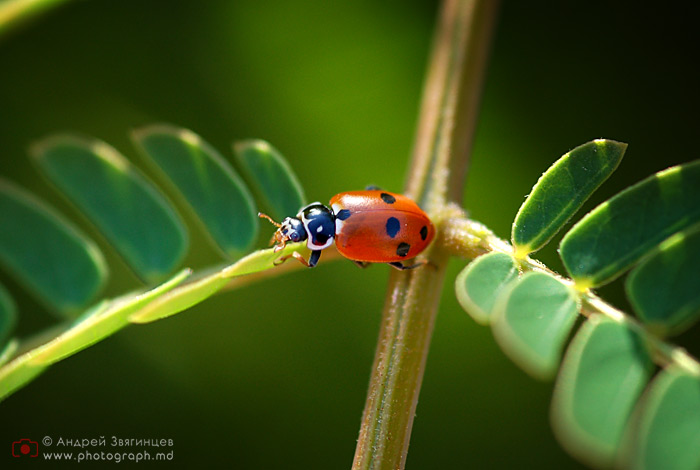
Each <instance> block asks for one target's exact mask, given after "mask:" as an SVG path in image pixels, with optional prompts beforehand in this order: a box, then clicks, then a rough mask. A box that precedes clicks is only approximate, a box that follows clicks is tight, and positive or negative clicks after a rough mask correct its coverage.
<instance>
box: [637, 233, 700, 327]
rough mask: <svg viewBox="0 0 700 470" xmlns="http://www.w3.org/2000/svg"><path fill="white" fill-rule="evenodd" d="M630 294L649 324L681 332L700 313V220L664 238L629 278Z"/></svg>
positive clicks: (643, 318)
mask: <svg viewBox="0 0 700 470" xmlns="http://www.w3.org/2000/svg"><path fill="white" fill-rule="evenodd" d="M626 289H627V296H628V297H629V299H630V302H631V303H632V307H633V308H634V310H635V311H636V312H637V315H639V318H641V319H642V320H643V321H644V322H645V323H647V324H648V325H649V328H650V329H651V330H653V331H656V332H658V333H659V334H662V335H666V334H669V333H678V332H680V331H682V330H684V329H685V328H687V327H689V326H690V325H692V324H693V323H694V322H695V321H697V319H698V316H700V224H695V225H694V226H693V227H691V228H690V229H688V230H685V231H683V232H679V233H677V234H675V235H673V236H671V237H670V238H669V239H667V240H666V241H664V242H663V243H662V244H661V245H659V247H658V248H657V249H656V250H654V252H653V253H651V254H650V255H649V256H648V257H647V258H645V259H644V260H643V261H642V262H641V263H640V264H639V266H637V267H636V268H635V269H634V270H633V271H632V272H631V273H630V275H629V277H628V278H627V283H626Z"/></svg>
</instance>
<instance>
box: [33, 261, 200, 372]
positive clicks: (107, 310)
mask: <svg viewBox="0 0 700 470" xmlns="http://www.w3.org/2000/svg"><path fill="white" fill-rule="evenodd" d="M190 274H191V271H190V270H189V269H184V270H182V271H180V272H179V273H177V274H176V275H175V276H174V277H172V278H171V279H169V280H168V281H167V282H165V283H163V284H161V285H159V286H158V287H156V288H154V289H151V290H149V291H147V292H144V293H139V294H136V295H129V296H125V297H123V298H117V299H114V300H111V301H103V302H100V303H99V304H97V305H95V306H94V307H93V308H91V309H89V310H88V311H87V312H85V314H83V315H82V316H81V317H80V318H78V319H77V320H76V321H75V322H74V323H73V324H72V325H71V326H70V328H68V329H67V330H66V331H65V332H63V333H62V334H60V335H59V336H57V337H56V338H54V339H53V340H51V341H49V342H48V343H46V344H44V345H42V346H40V347H39V348H37V349H35V350H33V351H32V353H31V358H29V362H30V363H32V364H53V363H54V362H57V361H59V360H61V359H64V358H66V357H68V356H71V355H73V354H75V353H76V352H78V351H80V350H82V349H85V348H86V347H88V346H91V345H93V344H95V343H97V342H98V341H101V340H102V339H104V338H106V337H107V336H109V335H111V334H113V333H115V332H116V331H119V330H120V329H122V328H123V327H124V326H126V325H127V319H128V317H129V315H131V314H132V313H133V312H135V311H137V310H138V309H141V308H143V307H144V306H146V305H147V304H148V303H150V302H152V301H153V300H155V299H157V298H158V297H160V296H162V295H163V294H164V293H166V292H168V291H169V290H171V289H173V288H174V287H175V286H177V285H178V284H180V283H182V282H183V281H184V280H185V279H187V277H188V276H189V275H190Z"/></svg>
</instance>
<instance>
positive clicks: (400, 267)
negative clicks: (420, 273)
mask: <svg viewBox="0 0 700 470" xmlns="http://www.w3.org/2000/svg"><path fill="white" fill-rule="evenodd" d="M387 264H388V265H390V266H391V267H392V268H396V269H398V270H399V271H405V270H407V269H415V268H418V267H420V266H423V265H424V264H428V260H425V259H424V260H422V261H418V262H417V263H415V264H412V265H410V266H405V265H404V264H403V263H402V262H401V261H394V262H392V263H387Z"/></svg>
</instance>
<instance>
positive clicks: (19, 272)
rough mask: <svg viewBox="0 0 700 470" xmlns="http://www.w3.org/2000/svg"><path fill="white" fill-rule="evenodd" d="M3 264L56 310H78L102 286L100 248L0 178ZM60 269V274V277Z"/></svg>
mask: <svg viewBox="0 0 700 470" xmlns="http://www.w3.org/2000/svg"><path fill="white" fill-rule="evenodd" d="M0 219H1V220H3V221H5V222H4V224H3V227H2V230H0V262H2V263H3V264H4V265H5V266H7V267H8V269H10V270H11V271H12V273H14V275H15V276H16V277H17V278H18V279H19V280H20V281H21V282H22V283H23V284H24V285H25V286H27V288H28V289H29V290H30V291H32V293H34V294H35V295H36V296H37V297H39V299H41V301H42V302H43V303H45V304H46V305H48V306H49V307H50V308H52V309H53V310H58V311H59V312H62V313H64V314H66V315H68V316H71V315H73V314H74V313H76V312H77V311H78V310H79V309H80V308H82V307H84V306H85V304H86V303H88V302H89V301H90V300H92V299H93V298H94V296H95V295H96V294H97V292H99V290H100V289H101V288H102V286H103V284H104V282H105V279H106V277H107V267H106V265H105V261H104V258H103V257H102V253H101V252H100V251H99V249H98V248H97V246H96V245H95V244H94V243H93V242H92V241H91V240H90V239H88V238H87V237H86V236H85V235H83V234H82V233H81V232H80V231H79V230H78V229H77V228H76V227H74V226H73V225H72V224H71V223H70V222H68V221H67V220H66V219H64V218H63V217H62V216H61V215H59V214H58V213H57V212H56V211H54V210H53V209H52V208H50V207H49V206H47V205H46V204H45V203H44V202H42V201H40V200H39V199H38V198H36V197H35V196H33V195H32V194H30V193H28V192H26V191H25V190H23V189H20V188H19V187H18V186H15V185H14V184H12V183H10V182H8V181H6V180H3V179H0ZM58 273H60V275H58Z"/></svg>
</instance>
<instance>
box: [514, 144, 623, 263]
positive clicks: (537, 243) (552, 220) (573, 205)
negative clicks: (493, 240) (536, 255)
mask: <svg viewBox="0 0 700 470" xmlns="http://www.w3.org/2000/svg"><path fill="white" fill-rule="evenodd" d="M626 149H627V144H623V143H620V142H615V141H614V140H605V139H597V140H594V141H592V142H588V143H585V144H583V145H581V146H579V147H576V148H575V149H573V150H572V151H570V152H568V153H566V154H565V155H564V156H562V157H561V158H560V159H559V160H557V161H556V162H555V163H554V164H553V165H552V166H551V167H550V168H549V169H548V170H547V171H545V172H544V174H543V175H542V176H541V177H540V179H539V181H537V184H535V186H534V187H533V188H532V192H531V193H530V195H529V196H528V198H527V199H526V200H525V202H524V203H523V205H522V206H521V207H520V210H519V211H518V215H517V216H516V217H515V222H513V232H512V237H511V239H512V241H513V247H514V248H515V253H516V256H517V257H524V256H526V255H528V254H529V253H532V252H533V251H537V250H539V249H540V248H542V247H543V246H544V245H545V244H546V243H547V242H548V241H549V240H551V238H552V237H553V236H554V235H555V234H556V233H557V232H558V231H559V230H560V229H561V228H562V227H563V226H564V225H565V224H566V222H567V221H568V220H569V219H570V218H571V217H572V216H573V215H574V214H575V213H576V211H578V210H579V209H580V208H581V206H582V205H583V203H584V202H586V200H587V199H588V198H589V197H590V196H591V194H593V192H594V191H595V190H596V189H598V187H599V186H600V185H601V184H602V183H603V182H604V181H605V180H606V179H608V177H609V176H610V175H611V174H612V173H613V172H614V171H615V169H616V168H617V166H618V165H619V164H620V161H622V157H623V155H624V154H625V150H626Z"/></svg>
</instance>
